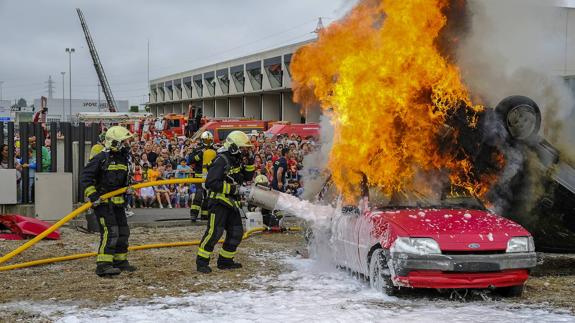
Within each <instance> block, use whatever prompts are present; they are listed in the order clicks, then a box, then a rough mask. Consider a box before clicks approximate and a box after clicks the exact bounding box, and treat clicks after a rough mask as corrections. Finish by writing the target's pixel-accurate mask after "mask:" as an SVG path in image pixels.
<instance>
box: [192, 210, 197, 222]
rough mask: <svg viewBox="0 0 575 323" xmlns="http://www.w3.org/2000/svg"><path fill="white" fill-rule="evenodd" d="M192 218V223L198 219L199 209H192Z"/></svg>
mask: <svg viewBox="0 0 575 323" xmlns="http://www.w3.org/2000/svg"><path fill="white" fill-rule="evenodd" d="M190 219H191V220H192V223H195V222H196V221H198V211H197V210H193V209H192V210H190Z"/></svg>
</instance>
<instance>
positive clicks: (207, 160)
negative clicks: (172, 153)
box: [188, 131, 216, 222]
mask: <svg viewBox="0 0 575 323" xmlns="http://www.w3.org/2000/svg"><path fill="white" fill-rule="evenodd" d="M200 140H201V142H200V144H199V145H198V147H197V148H196V149H194V151H193V152H192V153H191V154H190V156H189V157H188V160H189V162H190V163H194V165H195V166H194V177H196V178H206V176H207V174H208V167H209V166H210V164H211V163H212V161H213V160H214V158H215V157H216V150H215V149H214V135H212V133H211V132H209V131H204V132H203V133H202V135H201V136H200ZM196 187H197V189H196V194H195V195H194V199H193V200H192V205H191V206H190V218H191V219H192V222H196V221H197V219H198V216H201V218H202V220H207V218H208V197H207V192H206V190H205V189H204V188H203V187H202V186H201V185H196Z"/></svg>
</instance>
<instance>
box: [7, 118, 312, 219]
mask: <svg viewBox="0 0 575 323" xmlns="http://www.w3.org/2000/svg"><path fill="white" fill-rule="evenodd" d="M141 126H142V127H141V129H142V130H143V131H141V132H140V134H138V135H137V137H136V138H135V139H134V140H133V141H132V142H131V143H130V145H131V146H130V155H131V165H130V167H131V174H132V175H131V176H132V178H131V180H132V182H133V183H141V182H145V181H155V180H158V179H170V178H186V177H191V176H193V171H192V169H193V166H194V165H193V163H194V161H193V160H191V158H190V155H191V153H192V152H193V150H194V148H195V147H196V145H197V144H198V143H197V142H193V141H192V140H191V139H190V138H188V137H174V138H171V139H170V138H168V137H167V136H166V135H165V134H164V133H163V132H162V131H161V130H162V129H163V125H162V123H161V122H158V120H154V119H151V120H146V121H145V122H143V123H142V125H141ZM60 136H61V135H60V134H59V137H60ZM249 136H250V138H251V142H252V145H253V148H251V149H250V154H252V157H253V159H254V161H255V166H256V174H255V175H254V178H255V177H256V176H258V179H259V181H260V182H261V181H262V179H263V181H267V183H270V184H271V183H272V180H273V172H274V163H275V162H276V161H277V160H278V159H279V158H280V157H281V152H282V150H283V149H284V148H288V149H289V153H288V155H287V158H286V159H287V165H288V167H287V169H285V170H284V173H285V176H286V184H287V185H286V187H285V188H284V190H285V192H286V193H289V194H293V195H296V196H299V195H301V194H302V192H303V185H302V180H301V169H302V168H303V165H302V162H303V158H304V156H305V155H306V154H308V153H310V152H311V151H313V150H314V149H315V141H314V140H313V139H312V138H301V137H299V136H297V135H295V134H291V135H289V136H288V135H279V136H273V137H268V136H266V135H265V134H264V133H263V132H253V133H250V134H249ZM15 143H16V147H15V160H14V166H15V168H16V170H17V181H18V187H19V188H21V177H22V176H21V172H22V170H23V169H28V174H29V176H28V178H29V194H30V196H29V199H28V200H29V201H33V200H34V172H35V170H36V167H37V165H36V157H35V156H36V152H35V150H34V149H35V144H34V143H35V138H34V137H30V138H29V144H28V147H29V148H28V152H27V153H28V157H29V160H28V162H27V163H23V162H22V154H21V151H20V140H19V138H18V135H17V134H16V138H15ZM50 146H51V140H50V138H47V139H45V142H44V145H43V147H42V166H41V167H42V169H43V171H49V169H50V165H51V160H50ZM216 148H217V145H216ZM8 149H9V147H8V146H7V145H6V144H3V145H2V146H0V168H4V169H6V168H8ZM195 192H196V185H194V184H189V185H187V184H180V185H165V186H156V187H149V188H142V189H139V190H136V191H135V194H134V195H132V196H129V197H128V205H127V207H128V208H150V207H159V208H164V207H167V208H188V207H189V206H190V203H191V201H192V198H193V194H194V193H195ZM18 193H19V195H21V194H20V193H21V190H20V189H19V192H18ZM19 200H21V196H20V197H19Z"/></svg>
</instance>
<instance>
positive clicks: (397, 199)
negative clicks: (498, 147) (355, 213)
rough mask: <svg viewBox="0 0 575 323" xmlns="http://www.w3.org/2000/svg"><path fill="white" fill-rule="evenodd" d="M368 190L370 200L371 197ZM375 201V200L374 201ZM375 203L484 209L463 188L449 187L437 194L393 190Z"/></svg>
mask: <svg viewBox="0 0 575 323" xmlns="http://www.w3.org/2000/svg"><path fill="white" fill-rule="evenodd" d="M371 195H372V194H371V190H370V200H372V198H371ZM374 202H376V201H374ZM376 204H377V205H378V206H380V207H384V208H414V207H415V208H452V209H453V208H455V209H457V208H462V209H481V210H483V209H485V206H484V205H483V203H482V202H481V201H480V200H479V199H478V198H477V197H475V196H473V195H471V194H470V193H469V192H467V191H466V190H465V189H457V188H449V189H447V190H446V191H444V192H441V193H440V194H438V193H437V192H433V191H429V192H422V191H417V190H402V191H398V192H395V193H394V194H392V196H391V197H390V198H389V199H388V202H387V203H386V204H384V205H382V203H377V202H376Z"/></svg>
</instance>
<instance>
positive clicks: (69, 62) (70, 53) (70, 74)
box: [66, 48, 75, 121]
mask: <svg viewBox="0 0 575 323" xmlns="http://www.w3.org/2000/svg"><path fill="white" fill-rule="evenodd" d="M74 51H75V50H74V48H66V53H68V77H69V79H70V81H69V82H70V84H69V85H70V92H69V93H68V95H69V96H70V113H69V115H68V118H69V119H70V120H69V121H72V53H74Z"/></svg>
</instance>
